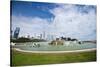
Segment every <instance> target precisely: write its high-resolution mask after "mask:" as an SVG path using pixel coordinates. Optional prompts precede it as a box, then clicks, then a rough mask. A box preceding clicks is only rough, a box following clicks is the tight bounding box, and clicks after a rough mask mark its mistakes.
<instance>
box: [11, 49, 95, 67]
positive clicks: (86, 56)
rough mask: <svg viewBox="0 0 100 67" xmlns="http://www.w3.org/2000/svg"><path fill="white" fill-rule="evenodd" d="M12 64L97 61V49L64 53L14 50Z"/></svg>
mask: <svg viewBox="0 0 100 67" xmlns="http://www.w3.org/2000/svg"><path fill="white" fill-rule="evenodd" d="M11 61H12V62H11V66H12V65H13V66H19V65H37V64H38V65H40V64H56V63H72V62H88V61H96V51H91V52H80V53H62V54H59V53H58V54H42V53H25V52H18V51H15V50H12V58H11Z"/></svg>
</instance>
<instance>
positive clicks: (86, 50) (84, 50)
mask: <svg viewBox="0 0 100 67" xmlns="http://www.w3.org/2000/svg"><path fill="white" fill-rule="evenodd" d="M13 49H14V50H17V51H21V52H29V53H71V52H88V51H93V50H96V48H91V49H82V50H73V51H28V50H21V49H18V48H13Z"/></svg>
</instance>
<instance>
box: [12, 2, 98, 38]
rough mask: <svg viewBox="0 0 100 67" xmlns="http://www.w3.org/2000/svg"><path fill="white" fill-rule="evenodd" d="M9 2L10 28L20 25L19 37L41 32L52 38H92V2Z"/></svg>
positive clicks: (94, 33) (93, 7) (94, 30)
mask: <svg viewBox="0 0 100 67" xmlns="http://www.w3.org/2000/svg"><path fill="white" fill-rule="evenodd" d="M11 4H12V5H11V11H12V12H11V18H12V30H15V28H16V27H20V28H21V30H20V36H25V35H31V36H34V34H37V35H39V34H40V33H42V32H43V31H45V32H46V34H47V35H54V36H56V37H60V36H66V37H72V38H77V39H80V40H95V39H96V6H95V5H75V4H61V3H42V2H25V1H12V2H11Z"/></svg>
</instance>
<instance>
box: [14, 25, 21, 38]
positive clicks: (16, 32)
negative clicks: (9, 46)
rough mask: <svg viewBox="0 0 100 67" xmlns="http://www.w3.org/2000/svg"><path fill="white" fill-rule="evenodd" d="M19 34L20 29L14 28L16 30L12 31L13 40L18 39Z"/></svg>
mask: <svg viewBox="0 0 100 67" xmlns="http://www.w3.org/2000/svg"><path fill="white" fill-rule="evenodd" d="M19 32H20V28H19V27H16V29H15V31H14V38H16V39H17V38H18V35H19Z"/></svg>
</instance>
